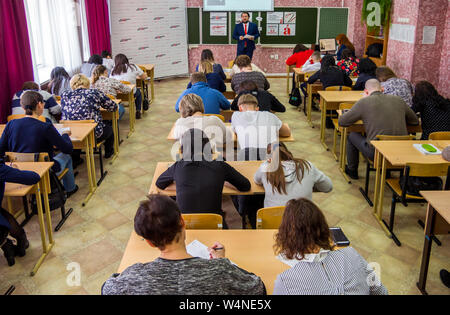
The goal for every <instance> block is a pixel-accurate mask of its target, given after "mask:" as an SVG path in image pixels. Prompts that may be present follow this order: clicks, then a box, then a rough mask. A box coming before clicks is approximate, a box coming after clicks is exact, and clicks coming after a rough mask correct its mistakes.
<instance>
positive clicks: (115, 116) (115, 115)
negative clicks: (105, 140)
mask: <svg viewBox="0 0 450 315" xmlns="http://www.w3.org/2000/svg"><path fill="white" fill-rule="evenodd" d="M118 119H119V111H118V110H117V111H115V112H113V114H112V127H113V131H114V156H113V157H112V158H111V162H110V164H112V163H113V162H114V161H115V159H117V157H118V155H119V120H118Z"/></svg>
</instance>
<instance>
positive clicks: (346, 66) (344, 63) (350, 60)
mask: <svg viewBox="0 0 450 315" xmlns="http://www.w3.org/2000/svg"><path fill="white" fill-rule="evenodd" d="M337 66H338V67H340V68H341V69H342V70H344V71H345V73H347V75H349V76H351V77H357V76H358V75H359V69H358V68H359V59H356V58H355V57H353V52H352V51H351V50H350V49H348V48H346V49H344V51H343V52H342V59H341V60H339V61H338V63H337Z"/></svg>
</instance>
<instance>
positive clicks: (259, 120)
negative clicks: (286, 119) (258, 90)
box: [231, 94, 291, 160]
mask: <svg viewBox="0 0 450 315" xmlns="http://www.w3.org/2000/svg"><path fill="white" fill-rule="evenodd" d="M238 106H239V112H235V113H234V114H233V116H232V117H231V125H232V128H233V131H234V132H235V133H236V135H237V138H238V142H239V149H240V151H239V152H238V160H249V159H250V158H251V159H252V160H253V159H255V158H256V160H263V159H265V158H266V150H267V146H268V145H269V144H270V143H274V142H278V138H279V137H289V136H290V135H291V130H290V129H289V127H288V126H287V125H286V124H283V123H282V122H281V120H280V119H279V118H278V117H277V116H275V115H274V114H272V113H271V112H261V111H259V107H258V100H257V99H256V97H254V96H253V95H251V94H244V95H242V96H241V97H240V98H239V102H238Z"/></svg>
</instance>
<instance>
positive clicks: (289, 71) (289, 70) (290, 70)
mask: <svg viewBox="0 0 450 315" xmlns="http://www.w3.org/2000/svg"><path fill="white" fill-rule="evenodd" d="M295 67H296V65H292V66H288V65H286V78H287V86H286V93H287V95H289V94H290V93H291V89H290V87H291V85H290V84H289V83H290V79H291V77H292V73H293V72H294V68H295Z"/></svg>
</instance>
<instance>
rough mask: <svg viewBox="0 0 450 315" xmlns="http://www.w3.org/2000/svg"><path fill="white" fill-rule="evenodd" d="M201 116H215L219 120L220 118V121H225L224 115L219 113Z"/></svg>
mask: <svg viewBox="0 0 450 315" xmlns="http://www.w3.org/2000/svg"><path fill="white" fill-rule="evenodd" d="M203 116H216V117H218V118H220V120H222V122H225V117H223V116H222V115H219V114H203Z"/></svg>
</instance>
